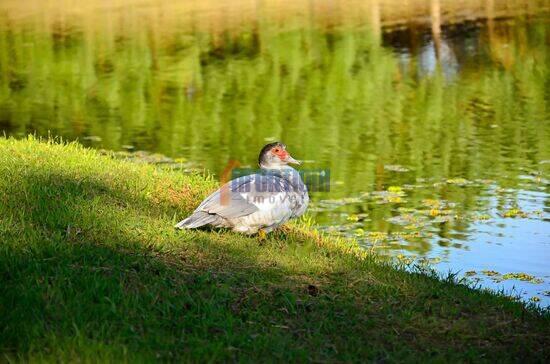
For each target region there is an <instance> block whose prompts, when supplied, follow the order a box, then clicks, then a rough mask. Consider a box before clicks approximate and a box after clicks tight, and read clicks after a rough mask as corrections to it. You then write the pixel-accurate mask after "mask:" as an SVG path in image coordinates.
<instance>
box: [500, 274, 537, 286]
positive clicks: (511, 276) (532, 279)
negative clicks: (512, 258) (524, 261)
mask: <svg viewBox="0 0 550 364" xmlns="http://www.w3.org/2000/svg"><path fill="white" fill-rule="evenodd" d="M502 279H503V280H507V279H517V280H520V281H524V282H529V283H534V284H540V283H543V282H544V280H542V279H540V278H536V277H534V276H532V275H530V274H527V273H506V274H504V275H502Z"/></svg>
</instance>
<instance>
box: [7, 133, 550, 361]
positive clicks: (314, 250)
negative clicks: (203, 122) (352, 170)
mask: <svg viewBox="0 0 550 364" xmlns="http://www.w3.org/2000/svg"><path fill="white" fill-rule="evenodd" d="M215 187H216V183H215V181H213V180H211V179H208V178H204V177H201V176H195V175H185V174H183V173H178V172H174V171H166V170H159V169H158V168H156V167H154V166H150V165H141V164H135V163H129V162H122V161H118V160H115V159H112V158H109V157H108V156H102V155H100V154H99V153H98V152H95V151H92V150H87V149H84V148H82V147H80V146H79V145H77V144H67V145H59V144H55V143H52V142H49V143H46V142H39V141H36V140H33V139H32V138H30V139H28V140H24V141H16V140H13V139H0V241H1V243H0V282H1V284H0V351H1V354H0V355H1V356H0V358H1V359H0V360H1V361H4V360H8V361H11V360H13V361H21V360H23V361H62V362H65V361H74V360H76V359H81V360H83V361H120V360H126V361H131V362H135V361H152V360H158V359H161V360H177V361H227V360H229V361H233V360H241V361H254V360H262V361H289V360H292V361H385V360H390V361H418V362H422V361H426V360H433V361H442V360H451V361H476V362H478V361H487V362H492V361H495V360H498V361H519V360H526V361H528V362H534V361H539V362H543V361H544V360H545V359H547V358H548V355H549V351H548V348H549V344H550V340H549V332H550V330H549V329H550V325H549V323H550V320H549V319H550V318H549V315H548V312H542V311H540V310H537V309H535V308H534V307H530V308H529V307H525V306H523V305H522V304H520V303H518V302H514V301H513V300H511V299H508V298H506V297H503V296H500V295H496V294H490V293H488V292H483V291H476V290H472V289H470V288H467V287H465V286H463V285H458V284H456V283H455V282H453V280H452V279H448V280H438V279H435V278H434V277H433V276H432V275H429V274H421V273H416V274H413V273H407V272H404V271H402V270H398V269H396V268H395V267H393V266H392V265H390V264H388V263H384V262H383V261H382V260H381V259H380V258H377V257H376V256H374V255H369V254H366V253H364V252H362V251H361V250H359V249H358V248H357V247H356V246H354V245H353V243H352V242H346V241H338V240H328V239H327V238H324V237H322V236H319V235H318V234H317V233H315V232H313V231H310V230H308V228H307V227H305V226H302V225H299V224H298V225H293V226H291V227H289V228H286V229H284V231H282V232H278V233H275V234H272V235H270V236H269V238H268V240H267V241H265V242H263V243H261V244H260V243H259V241H258V240H257V239H256V238H254V237H246V236H241V235H238V234H235V233H231V232H208V231H176V230H175V229H173V227H172V226H173V225H174V223H175V222H176V221H177V219H179V218H182V217H184V216H185V215H186V214H188V213H189V212H190V211H192V209H193V208H194V207H195V206H196V204H197V203H198V202H199V201H200V200H201V199H202V198H203V197H204V196H205V195H206V194H207V193H208V192H209V191H211V190H212V189H213V188H215Z"/></svg>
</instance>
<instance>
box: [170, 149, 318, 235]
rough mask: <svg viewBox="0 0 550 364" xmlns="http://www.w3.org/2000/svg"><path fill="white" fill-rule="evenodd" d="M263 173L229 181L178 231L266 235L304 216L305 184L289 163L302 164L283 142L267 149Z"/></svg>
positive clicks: (261, 158)
mask: <svg viewBox="0 0 550 364" xmlns="http://www.w3.org/2000/svg"><path fill="white" fill-rule="evenodd" d="M258 162H259V165H260V168H261V169H260V172H259V173H256V174H251V175H248V176H243V177H239V178H236V179H234V180H231V181H229V182H228V183H226V184H225V185H223V186H222V187H221V188H220V189H218V190H217V191H216V192H214V193H212V194H211V195H210V196H208V197H207V198H206V199H205V200H204V201H203V202H202V203H201V204H200V205H199V207H197V209H196V210H195V211H194V212H193V214H192V215H191V216H189V217H188V218H186V219H184V220H182V221H181V222H179V223H178V224H177V225H176V227H177V228H179V229H194V228H198V227H201V226H206V225H209V226H212V227H224V228H230V229H232V230H233V231H237V232H241V233H245V234H254V233H259V234H260V236H265V233H268V232H270V231H272V230H273V229H275V228H276V227H278V226H280V225H282V224H284V223H285V222H287V221H288V220H290V219H291V218H295V217H298V216H301V215H302V214H303V213H304V212H305V211H306V208H307V205H308V203H309V196H308V191H307V187H306V185H305V184H304V183H303V181H302V178H301V177H300V174H299V173H298V171H296V170H295V169H294V168H292V167H290V166H289V165H288V164H289V163H293V164H300V162H299V161H297V160H296V159H294V158H292V157H291V156H290V154H289V153H288V152H287V151H286V145H284V144H283V143H280V142H275V143H270V144H267V145H266V146H264V147H263V148H262V150H261V152H260V156H259V158H258Z"/></svg>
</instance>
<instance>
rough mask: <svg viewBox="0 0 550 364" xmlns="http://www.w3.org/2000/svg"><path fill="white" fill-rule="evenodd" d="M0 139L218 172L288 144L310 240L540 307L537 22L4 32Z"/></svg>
mask: <svg viewBox="0 0 550 364" xmlns="http://www.w3.org/2000/svg"><path fill="white" fill-rule="evenodd" d="M0 29H1V30H0V69H1V79H0V131H2V132H3V133H5V134H6V135H9V136H15V137H19V138H23V137H25V136H26V135H27V134H36V135H38V136H45V137H47V136H55V137H62V138H63V140H78V141H79V142H80V143H82V144H84V145H86V146H90V147H93V148H97V149H107V150H113V151H120V152H122V154H124V155H126V156H128V157H131V158H134V159H136V158H137V159H140V160H148V161H153V162H155V161H156V162H176V163H183V164H184V165H185V166H187V167H188V169H189V170H206V171H209V172H210V173H213V174H215V175H219V174H220V173H221V172H222V171H223V170H224V169H225V168H226V166H227V164H228V162H229V161H230V160H232V161H238V162H239V164H240V166H242V167H255V164H256V160H257V153H258V151H259V150H260V148H261V147H262V145H264V144H265V143H267V142H269V141H273V140H282V141H284V142H285V143H286V144H287V145H288V149H289V151H290V152H291V153H292V155H293V156H295V157H296V158H298V159H302V160H303V161H304V163H303V165H302V168H303V169H329V170H330V176H331V184H330V191H328V192H313V193H312V205H311V208H310V210H309V215H310V216H311V218H312V219H313V220H314V221H315V224H316V226H317V228H318V229H321V230H323V231H326V232H327V233H329V234H335V235H344V236H349V237H352V238H354V239H356V240H357V241H359V243H360V244H361V245H362V246H363V247H364V248H365V249H369V250H374V251H377V252H379V253H381V254H389V255H392V256H394V257H395V258H396V259H398V260H401V261H403V262H404V263H413V262H414V263H416V264H430V265H433V267H435V268H436V269H437V270H439V271H441V272H442V273H445V272H448V271H451V272H458V274H459V276H463V277H466V279H468V280H470V281H472V283H477V284H479V285H481V286H483V287H490V288H493V289H498V290H505V291H506V292H509V293H512V294H519V295H520V296H521V297H522V298H523V299H524V300H526V301H533V302H539V303H540V304H541V305H543V306H548V305H549V304H550V297H549V296H550V264H549V263H548V262H550V225H549V219H550V200H549V180H548V171H549V167H550V146H549V143H548V140H549V138H550V109H549V106H550V102H549V101H550V68H549V61H550V47H549V44H550V28H549V24H548V18H547V17H546V16H540V17H536V18H530V19H525V18H510V19H501V20H492V21H476V22H468V23H464V24H460V25H454V26H444V27H443V28H442V31H441V34H439V35H437V34H436V35H435V36H434V33H433V32H432V30H431V29H430V28H429V27H428V28H427V27H421V26H413V25H411V26H409V27H407V28H404V29H400V30H394V31H391V32H389V31H388V32H383V33H382V34H381V36H380V37H377V36H374V35H373V34H372V32H371V31H370V30H369V29H368V28H366V27H346V26H342V27H332V28H329V29H323V28H319V27H308V26H303V27H290V28H283V29H280V28H277V27H269V26H265V27H264V28H260V29H255V30H253V31H252V30H250V31H243V32H241V33H238V34H236V35H235V34H231V35H229V34H228V35H226V36H221V37H218V38H214V37H211V36H209V35H207V34H204V33H200V32H195V33H193V32H189V31H187V30H182V31H181V32H172V33H170V35H167V36H163V35H162V33H159V34H155V33H151V32H148V31H147V30H146V29H145V28H144V29H143V30H139V27H137V28H136V29H138V30H134V31H131V32H130V31H128V32H127V33H126V32H121V31H113V30H112V29H111V30H109V29H104V30H102V31H94V32H92V31H89V30H88V29H87V28H86V25H81V24H76V25H74V26H70V27H69V26H62V27H59V28H56V29H53V30H52V29H48V31H44V30H43V29H41V28H40V26H38V25H36V23H32V24H26V23H22V24H13V23H10V22H2V26H1V28H0Z"/></svg>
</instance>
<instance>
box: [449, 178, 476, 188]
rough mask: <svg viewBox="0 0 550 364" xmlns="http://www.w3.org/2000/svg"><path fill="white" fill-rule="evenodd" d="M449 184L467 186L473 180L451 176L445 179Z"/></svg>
mask: <svg viewBox="0 0 550 364" xmlns="http://www.w3.org/2000/svg"><path fill="white" fill-rule="evenodd" d="M445 182H446V183H447V184H450V185H457V186H467V185H470V184H472V181H468V180H467V179H465V178H449V179H448V180H446V181H445Z"/></svg>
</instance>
